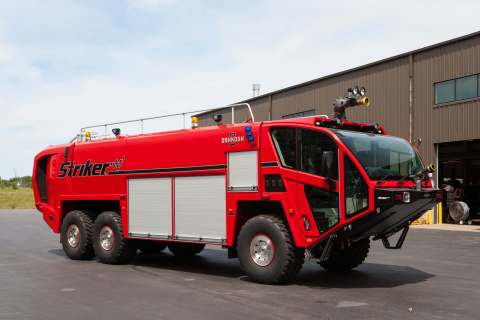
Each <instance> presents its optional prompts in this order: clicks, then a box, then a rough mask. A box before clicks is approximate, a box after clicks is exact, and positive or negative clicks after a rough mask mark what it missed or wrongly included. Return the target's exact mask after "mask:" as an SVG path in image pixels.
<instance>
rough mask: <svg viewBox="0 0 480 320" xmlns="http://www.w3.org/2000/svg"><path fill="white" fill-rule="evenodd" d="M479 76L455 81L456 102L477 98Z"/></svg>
mask: <svg viewBox="0 0 480 320" xmlns="http://www.w3.org/2000/svg"><path fill="white" fill-rule="evenodd" d="M477 82H478V76H476V75H475V76H469V77H464V78H460V79H457V80H455V100H465V99H471V98H475V97H476V96H477V95H478V93H477V87H478V85H477Z"/></svg>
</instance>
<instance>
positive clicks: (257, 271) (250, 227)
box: [237, 215, 305, 284]
mask: <svg viewBox="0 0 480 320" xmlns="http://www.w3.org/2000/svg"><path fill="white" fill-rule="evenodd" d="M262 236H263V237H264V236H266V237H267V238H268V240H269V241H271V243H272V246H271V247H272V248H273V249H272V251H273V253H272V258H271V262H269V263H268V265H265V266H261V265H260V264H258V263H257V262H255V260H254V258H253V257H252V255H251V253H250V248H251V245H252V246H253V247H252V248H254V247H255V246H254V243H253V242H252V241H255V240H254V239H257V238H258V237H262ZM237 251H238V258H239V260H240V265H241V267H242V269H243V270H244V271H245V273H246V274H247V276H248V277H249V278H250V279H251V280H253V281H256V282H260V283H265V284H280V283H285V282H288V281H289V280H291V279H292V278H293V277H295V275H296V274H297V273H298V272H299V271H300V269H301V268H302V265H303V262H304V260H305V250H304V249H303V248H297V247H295V244H294V242H293V239H292V236H291V234H290V231H289V230H288V227H287V225H286V223H285V222H284V221H283V220H282V219H280V218H278V217H275V216H271V215H260V216H256V217H253V218H252V219H250V220H248V221H247V222H246V223H245V224H244V225H243V227H242V229H241V230H240V233H239V235H238V239H237Z"/></svg>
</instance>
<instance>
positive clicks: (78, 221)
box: [60, 210, 95, 260]
mask: <svg viewBox="0 0 480 320" xmlns="http://www.w3.org/2000/svg"><path fill="white" fill-rule="evenodd" d="M92 232H93V220H92V215H91V214H90V213H88V212H85V211H80V210H74V211H70V212H69V213H67V215H66V216H65V218H64V219H63V222H62V229H61V231H60V242H61V243H62V247H63V251H65V254H66V255H67V256H68V257H69V258H70V259H73V260H88V259H91V258H93V256H94V255H95V253H94V251H93V246H92Z"/></svg>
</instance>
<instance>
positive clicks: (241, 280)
mask: <svg viewBox="0 0 480 320" xmlns="http://www.w3.org/2000/svg"><path fill="white" fill-rule="evenodd" d="M479 247H480V233H468V232H455V231H437V230H421V229H416V230H412V231H410V234H409V236H408V237H407V241H406V243H405V247H404V248H403V249H401V250H398V251H392V250H386V249H384V248H383V247H382V246H381V244H380V243H379V242H374V244H373V248H372V252H371V255H370V256H369V257H368V258H367V261H366V263H365V264H363V265H362V266H361V267H359V268H358V269H356V270H355V271H351V272H347V273H343V274H340V273H339V274H335V273H329V272H326V271H323V270H322V269H321V268H320V267H319V266H318V265H317V264H316V263H315V262H313V261H310V262H307V263H306V264H305V266H304V268H303V269H302V271H301V272H300V274H299V276H298V278H297V280H296V281H295V282H294V283H293V284H290V285H284V286H267V285H260V284H256V283H252V282H249V281H248V280H247V279H246V278H245V276H243V275H242V271H241V270H240V267H239V264H238V261H237V260H236V259H232V260H229V259H227V257H226V251H223V250H216V249H207V250H205V251H204V252H202V254H201V255H200V256H199V257H197V258H195V259H194V260H193V261H191V262H181V261H178V260H176V259H175V258H174V257H173V255H171V254H170V253H168V251H166V252H165V253H161V254H158V255H152V256H139V257H138V258H136V260H135V261H134V262H133V263H132V264H129V265H123V266H110V265H104V264H100V263H97V262H96V261H71V260H69V259H67V258H66V257H65V255H64V254H63V251H62V249H61V245H60V243H59V242H58V235H55V234H53V233H52V232H51V231H50V229H49V228H48V227H47V226H46V225H45V224H44V223H43V221H42V219H41V216H40V214H39V213H37V212H35V211H33V210H32V211H25V210H16V211H13V210H0V319H1V320H4V319H22V320H25V319H42V320H47V319H55V320H58V319H68V320H73V319H115V320H118V319H228V320H235V319H241V320H245V319H289V320H290V319H313V318H315V319H479V318H480V280H479V276H480V254H479V253H480V250H479Z"/></svg>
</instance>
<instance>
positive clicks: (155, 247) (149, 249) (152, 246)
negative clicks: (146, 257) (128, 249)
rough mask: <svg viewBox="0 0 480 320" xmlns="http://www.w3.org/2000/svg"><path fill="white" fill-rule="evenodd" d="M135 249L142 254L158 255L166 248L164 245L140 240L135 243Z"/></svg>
mask: <svg viewBox="0 0 480 320" xmlns="http://www.w3.org/2000/svg"><path fill="white" fill-rule="evenodd" d="M136 246H137V249H138V250H140V252H141V253H143V254H155V253H160V252H162V251H163V250H165V248H166V247H167V245H166V244H164V243H160V242H156V241H151V240H141V241H138V242H137V243H136Z"/></svg>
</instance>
